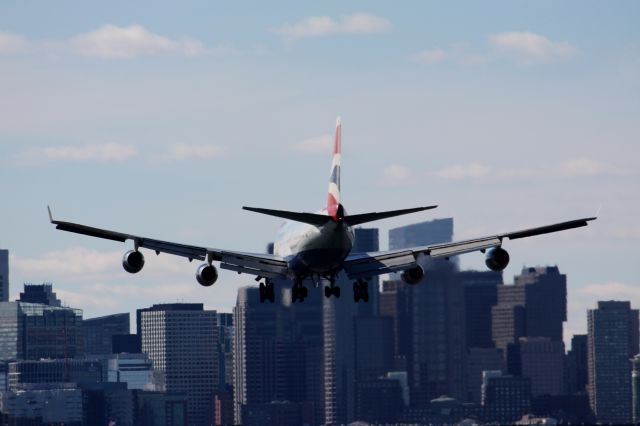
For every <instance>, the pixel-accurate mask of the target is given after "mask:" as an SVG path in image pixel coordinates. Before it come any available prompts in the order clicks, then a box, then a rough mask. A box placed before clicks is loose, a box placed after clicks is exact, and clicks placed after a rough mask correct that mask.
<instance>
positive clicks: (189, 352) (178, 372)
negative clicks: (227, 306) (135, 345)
mask: <svg viewBox="0 0 640 426" xmlns="http://www.w3.org/2000/svg"><path fill="white" fill-rule="evenodd" d="M139 317H140V320H141V321H140V328H141V337H142V351H143V352H144V353H146V354H148V355H149V359H150V360H151V362H152V363H153V368H154V370H155V371H156V373H157V376H158V380H159V382H160V383H159V385H160V386H162V387H163V388H164V390H166V391H167V392H171V393H174V392H178V393H183V394H185V395H186V396H187V404H188V405H187V411H188V417H189V424H191V425H197V426H201V425H208V424H209V423H210V422H211V419H213V409H212V406H213V392H214V391H215V390H216V389H217V386H218V383H219V376H218V374H219V372H218V360H217V351H216V348H217V346H218V328H217V314H216V312H215V311H208V310H204V308H203V305H202V304H201V303H175V304H162V305H154V306H152V307H151V308H146V309H142V310H140V312H139Z"/></svg>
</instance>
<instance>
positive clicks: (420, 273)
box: [400, 265, 424, 285]
mask: <svg viewBox="0 0 640 426" xmlns="http://www.w3.org/2000/svg"><path fill="white" fill-rule="evenodd" d="M422 277H424V269H422V266H420V265H417V266H416V267H414V268H411V269H407V270H406V271H404V272H403V273H402V275H400V278H402V281H404V282H405V283H407V284H411V285H414V284H418V283H419V282H420V281H421V280H422Z"/></svg>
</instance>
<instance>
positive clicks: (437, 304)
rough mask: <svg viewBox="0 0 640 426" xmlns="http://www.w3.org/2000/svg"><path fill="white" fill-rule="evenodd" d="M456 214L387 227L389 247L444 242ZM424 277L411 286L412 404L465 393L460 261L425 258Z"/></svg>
mask: <svg viewBox="0 0 640 426" xmlns="http://www.w3.org/2000/svg"><path fill="white" fill-rule="evenodd" d="M452 238H453V219H451V218H447V219H436V220H432V221H427V222H422V223H417V224H414V225H409V226H404V227H399V228H395V229H392V230H390V231H389V248H390V249H399V248H404V247H411V246H423V245H429V244H437V243H445V242H449V241H451V240H452ZM422 266H423V267H424V268H425V269H426V270H427V272H426V274H425V277H424V279H423V280H422V282H420V283H418V284H417V285H415V286H410V287H408V292H409V297H408V302H409V312H410V319H409V321H410V323H411V325H410V329H411V344H410V349H409V350H408V351H407V357H408V359H407V370H408V373H409V379H410V388H411V404H412V405H413V406H428V405H429V403H430V401H431V400H432V399H435V398H437V397H439V396H441V395H443V394H446V395H449V396H452V397H454V398H456V399H458V400H465V399H466V396H467V395H466V384H467V377H466V368H467V361H466V352H467V351H466V349H467V345H466V342H465V338H466V336H465V315H464V314H465V313H464V291H463V286H462V281H461V280H460V279H459V277H458V276H457V274H456V272H457V262H456V261H455V259H454V261H447V260H438V261H434V260H431V259H428V258H427V259H425V262H424V264H423V265H422Z"/></svg>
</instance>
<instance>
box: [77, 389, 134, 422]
mask: <svg viewBox="0 0 640 426" xmlns="http://www.w3.org/2000/svg"><path fill="white" fill-rule="evenodd" d="M79 387H80V389H82V402H83V408H84V413H83V414H84V415H83V424H85V425H109V424H112V425H122V426H134V425H136V424H135V423H134V404H135V403H134V396H133V391H131V390H130V389H127V384H126V383H110V382H103V383H83V384H81V385H79Z"/></svg>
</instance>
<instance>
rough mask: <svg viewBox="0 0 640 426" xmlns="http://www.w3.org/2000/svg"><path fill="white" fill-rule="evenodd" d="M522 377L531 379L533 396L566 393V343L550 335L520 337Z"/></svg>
mask: <svg viewBox="0 0 640 426" xmlns="http://www.w3.org/2000/svg"><path fill="white" fill-rule="evenodd" d="M518 343H519V348H518V349H519V354H520V369H521V374H522V377H528V378H529V379H530V380H531V396H532V397H536V396H540V395H552V396H556V395H565V384H564V372H565V369H564V343H563V342H557V341H552V340H551V339H549V338H548V337H521V338H520V339H519V342H518Z"/></svg>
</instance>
